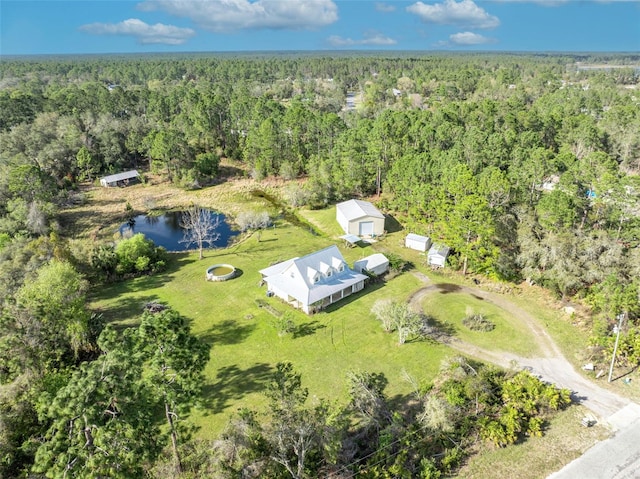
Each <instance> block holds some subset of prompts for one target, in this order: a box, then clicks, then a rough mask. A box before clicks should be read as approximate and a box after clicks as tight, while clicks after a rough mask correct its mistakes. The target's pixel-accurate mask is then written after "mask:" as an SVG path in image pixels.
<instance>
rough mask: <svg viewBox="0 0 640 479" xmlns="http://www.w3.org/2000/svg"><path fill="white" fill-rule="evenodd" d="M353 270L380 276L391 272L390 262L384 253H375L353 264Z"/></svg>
mask: <svg viewBox="0 0 640 479" xmlns="http://www.w3.org/2000/svg"><path fill="white" fill-rule="evenodd" d="M353 269H354V270H356V271H357V272H358V273H364V272H365V271H366V272H368V273H370V274H373V275H376V276H380V275H381V274H384V273H386V272H387V271H389V260H388V259H387V257H386V256H385V255H383V254H382V253H375V254H372V255H371V256H367V257H366V258H362V259H360V260H358V261H356V262H355V263H353Z"/></svg>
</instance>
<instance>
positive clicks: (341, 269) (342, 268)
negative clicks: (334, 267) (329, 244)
mask: <svg viewBox="0 0 640 479" xmlns="http://www.w3.org/2000/svg"><path fill="white" fill-rule="evenodd" d="M338 271H344V263H342V264H341V265H340V267H339V268H338Z"/></svg>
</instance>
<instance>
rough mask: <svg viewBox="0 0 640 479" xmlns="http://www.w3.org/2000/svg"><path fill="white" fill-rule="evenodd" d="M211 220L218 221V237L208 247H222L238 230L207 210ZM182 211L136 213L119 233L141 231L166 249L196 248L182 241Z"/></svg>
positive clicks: (223, 217) (223, 218) (127, 233)
mask: <svg viewBox="0 0 640 479" xmlns="http://www.w3.org/2000/svg"><path fill="white" fill-rule="evenodd" d="M208 213H209V214H210V215H211V219H212V220H213V221H215V220H216V218H217V219H218V220H219V221H220V224H219V225H218V228H217V229H216V233H218V234H219V236H218V239H217V240H216V241H215V242H214V243H213V244H212V245H206V246H208V247H211V248H213V247H215V248H224V247H225V246H227V245H228V244H229V240H230V239H231V238H233V237H234V236H236V235H238V233H239V232H238V231H235V230H232V229H231V225H230V224H229V223H227V221H226V218H225V216H224V215H223V214H222V213H218V212H216V211H208ZM181 219H182V211H169V212H167V213H165V214H163V215H159V216H154V215H138V216H135V217H133V218H132V219H131V221H129V222H127V223H124V224H122V225H121V226H120V229H119V231H120V235H121V236H123V237H129V236H130V235H134V234H136V233H142V234H144V235H145V237H146V238H148V239H150V240H153V242H154V243H155V244H156V246H163V247H164V248H165V249H166V250H167V251H186V250H194V249H197V248H198V246H197V245H196V244H194V243H191V244H187V243H184V242H183V239H184V229H183V228H182V227H181V226H180V221H181Z"/></svg>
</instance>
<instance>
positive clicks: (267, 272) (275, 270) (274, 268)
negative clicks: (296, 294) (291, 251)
mask: <svg viewBox="0 0 640 479" xmlns="http://www.w3.org/2000/svg"><path fill="white" fill-rule="evenodd" d="M296 259H298V258H297V257H295V258H292V259H288V260H286V261H282V262H281V263H276V264H273V265H271V266H269V267H267V268H264V269H261V270H260V271H258V272H259V273H260V274H261V275H262V276H263V277H265V278H266V277H267V276H273V275H276V274H280V273H282V272H283V271H284V270H285V269H287V268H288V267H289V266H291V265H292V264H293V262H294V261H295V260H296Z"/></svg>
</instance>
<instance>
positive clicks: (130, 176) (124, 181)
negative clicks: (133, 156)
mask: <svg viewBox="0 0 640 479" xmlns="http://www.w3.org/2000/svg"><path fill="white" fill-rule="evenodd" d="M139 178H140V173H138V171H137V170H130V171H123V172H122V173H116V174H115V175H109V176H105V177H104V178H100V184H101V185H102V186H105V187H109V186H127V185H128V184H129V183H131V182H133V181H135V180H137V179H139Z"/></svg>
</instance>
